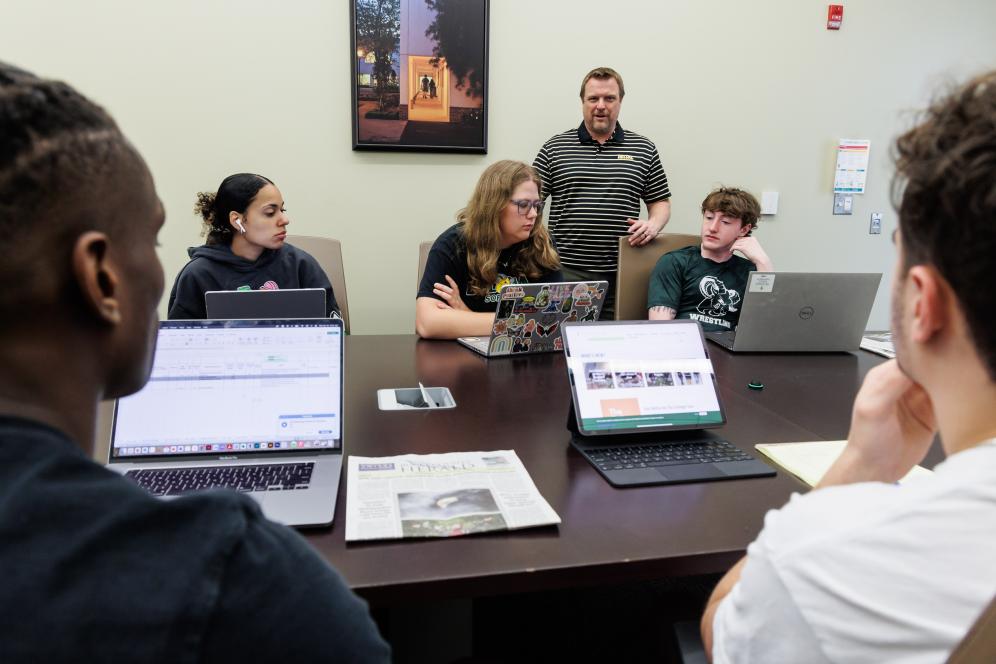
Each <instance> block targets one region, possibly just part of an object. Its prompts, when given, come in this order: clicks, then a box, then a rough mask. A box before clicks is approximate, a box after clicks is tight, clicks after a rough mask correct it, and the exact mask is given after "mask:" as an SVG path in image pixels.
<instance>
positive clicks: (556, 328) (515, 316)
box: [457, 281, 608, 357]
mask: <svg viewBox="0 0 996 664" xmlns="http://www.w3.org/2000/svg"><path fill="white" fill-rule="evenodd" d="M607 288H608V282H606V281H565V282H560V283H535V284H510V285H507V286H505V287H504V288H502V289H501V291H500V293H499V294H498V297H499V299H498V307H497V309H495V319H494V321H493V323H492V325H491V335H490V336H488V337H483V336H482V337H460V338H458V339H457V341H458V342H459V343H460V344H462V345H464V346H466V347H467V348H469V349H471V350H472V351H474V352H475V353H478V354H480V355H483V356H485V357H505V356H510V355H526V354H529V353H550V352H557V351H562V350H563V349H564V341H563V339H562V338H561V332H562V329H563V327H562V326H563V325H564V324H565V323H569V322H570V323H589V322H594V321H597V320H598V317H599V316H600V315H601V313H602V307H603V306H605V292H606V289H607Z"/></svg>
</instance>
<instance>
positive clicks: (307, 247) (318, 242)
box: [288, 235, 349, 334]
mask: <svg viewBox="0 0 996 664" xmlns="http://www.w3.org/2000/svg"><path fill="white" fill-rule="evenodd" d="M288 242H290V243H291V244H292V245H294V246H295V247H297V248H299V249H303V250H304V251H306V252H308V253H309V254H311V255H312V256H313V257H314V259H315V260H316V261H318V264H319V265H321V266H322V269H323V270H325V274H327V275H328V277H329V281H331V282H332V291H333V292H334V293H335V300H336V302H338V303H339V313H341V314H342V324H343V327H345V328H346V333H347V334H349V298H347V297H346V271H345V270H344V269H343V266H342V243H340V242H339V240H333V239H332V238H328V237H315V236H312V235H294V236H292V237H290V238H288Z"/></svg>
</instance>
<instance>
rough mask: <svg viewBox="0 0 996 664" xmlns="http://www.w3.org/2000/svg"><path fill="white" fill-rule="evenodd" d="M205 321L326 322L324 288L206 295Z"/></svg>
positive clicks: (212, 293)
mask: <svg viewBox="0 0 996 664" xmlns="http://www.w3.org/2000/svg"><path fill="white" fill-rule="evenodd" d="M204 306H205V308H206V309H207V317H208V318H217V319H225V320H233V319H240V318H325V317H326V316H325V289H324V288H287V289H284V290H279V289H278V290H235V291H208V292H206V293H204Z"/></svg>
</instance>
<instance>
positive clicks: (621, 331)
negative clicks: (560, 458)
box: [563, 320, 726, 435]
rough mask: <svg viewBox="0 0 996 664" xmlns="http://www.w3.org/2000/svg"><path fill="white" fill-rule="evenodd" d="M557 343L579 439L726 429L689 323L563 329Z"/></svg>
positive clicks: (701, 344) (700, 342)
mask: <svg viewBox="0 0 996 664" xmlns="http://www.w3.org/2000/svg"><path fill="white" fill-rule="evenodd" d="M563 336H564V342H565V344H564V346H565V354H566V356H567V371H568V374H569V377H570V381H571V391H572V393H573V399H574V409H575V412H576V413H577V422H578V428H579V429H580V431H581V433H583V434H586V435H592V434H604V433H635V432H649V431H655V430H671V429H704V428H708V427H717V426H722V425H723V424H724V423H725V422H726V416H725V414H724V413H723V408H722V405H721V404H720V400H719V394H718V392H717V390H716V377H715V374H714V373H713V368H712V361H711V360H710V359H709V357H708V354H707V353H706V349H705V339H704V337H703V335H702V328H701V327H700V326H699V324H698V323H696V322H695V321H687V320H680V321H610V322H604V323H589V324H587V325H584V326H581V325H566V326H565V327H564V333H563Z"/></svg>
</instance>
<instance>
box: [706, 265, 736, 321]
mask: <svg viewBox="0 0 996 664" xmlns="http://www.w3.org/2000/svg"><path fill="white" fill-rule="evenodd" d="M699 292H700V293H702V297H703V298H704V299H703V300H702V301H701V302H699V306H697V307H696V309H697V310H698V312H699V313H700V314H702V315H704V316H709V317H711V318H715V317H717V316H725V315H726V314H728V313H729V312H731V311H736V310H737V306H739V304H740V293H738V292H737V291H735V290H731V289H729V288H727V287H726V284H724V283H723V282H722V281H720V280H719V279H717V278H716V277H713V276H711V275H710V276H706V277H702V281H700V282H699Z"/></svg>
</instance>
